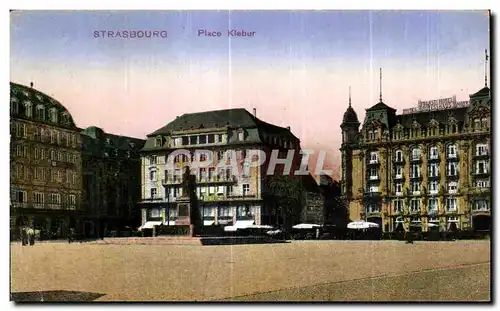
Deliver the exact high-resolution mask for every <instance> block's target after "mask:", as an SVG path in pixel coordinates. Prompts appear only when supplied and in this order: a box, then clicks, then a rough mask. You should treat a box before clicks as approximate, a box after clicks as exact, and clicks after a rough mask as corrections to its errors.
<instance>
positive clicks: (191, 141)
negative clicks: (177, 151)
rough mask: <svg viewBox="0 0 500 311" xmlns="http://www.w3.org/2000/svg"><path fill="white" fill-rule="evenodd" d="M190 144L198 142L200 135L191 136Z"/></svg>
mask: <svg viewBox="0 0 500 311" xmlns="http://www.w3.org/2000/svg"><path fill="white" fill-rule="evenodd" d="M189 144H190V145H196V144H198V136H189Z"/></svg>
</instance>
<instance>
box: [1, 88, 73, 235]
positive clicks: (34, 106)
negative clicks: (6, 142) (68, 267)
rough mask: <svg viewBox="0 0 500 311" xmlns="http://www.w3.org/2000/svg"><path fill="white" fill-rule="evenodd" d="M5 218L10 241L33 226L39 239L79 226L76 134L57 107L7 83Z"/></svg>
mask: <svg viewBox="0 0 500 311" xmlns="http://www.w3.org/2000/svg"><path fill="white" fill-rule="evenodd" d="M10 135H11V141H10V180H11V182H10V212H11V229H13V230H12V233H13V234H14V236H17V234H19V228H20V227H22V226H34V228H35V229H36V230H37V232H38V230H39V232H40V235H41V237H42V238H44V237H45V238H50V237H54V236H57V237H62V236H65V235H67V232H68V228H69V227H73V228H77V227H78V226H79V224H78V223H79V219H80V212H81V205H80V200H81V186H82V172H81V156H80V146H81V142H80V137H79V130H78V128H77V127H76V125H75V123H74V122H73V118H72V117H71V114H70V113H69V111H68V110H67V109H66V108H65V107H64V106H63V105H61V103H59V102H58V101H56V100H55V99H53V98H51V97H50V96H47V95H46V94H44V93H42V92H40V91H37V90H36V89H34V88H33V84H31V87H27V86H24V85H20V84H16V83H10Z"/></svg>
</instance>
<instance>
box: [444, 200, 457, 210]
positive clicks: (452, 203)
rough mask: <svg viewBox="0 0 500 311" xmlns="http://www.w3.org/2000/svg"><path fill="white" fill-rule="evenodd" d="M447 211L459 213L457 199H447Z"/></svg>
mask: <svg viewBox="0 0 500 311" xmlns="http://www.w3.org/2000/svg"><path fill="white" fill-rule="evenodd" d="M446 210H447V211H449V212H456V211H457V199H455V198H448V199H446Z"/></svg>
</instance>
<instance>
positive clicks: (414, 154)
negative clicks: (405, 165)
mask: <svg viewBox="0 0 500 311" xmlns="http://www.w3.org/2000/svg"><path fill="white" fill-rule="evenodd" d="M411 160H412V161H416V160H420V148H419V147H413V148H412V149H411Z"/></svg>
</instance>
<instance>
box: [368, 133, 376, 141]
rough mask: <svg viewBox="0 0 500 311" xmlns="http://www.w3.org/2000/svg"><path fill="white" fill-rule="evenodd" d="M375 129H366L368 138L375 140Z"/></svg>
mask: <svg viewBox="0 0 500 311" xmlns="http://www.w3.org/2000/svg"><path fill="white" fill-rule="evenodd" d="M375 132H376V131H368V140H375Z"/></svg>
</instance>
